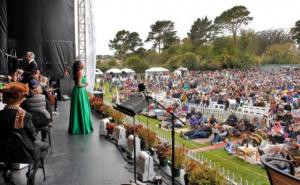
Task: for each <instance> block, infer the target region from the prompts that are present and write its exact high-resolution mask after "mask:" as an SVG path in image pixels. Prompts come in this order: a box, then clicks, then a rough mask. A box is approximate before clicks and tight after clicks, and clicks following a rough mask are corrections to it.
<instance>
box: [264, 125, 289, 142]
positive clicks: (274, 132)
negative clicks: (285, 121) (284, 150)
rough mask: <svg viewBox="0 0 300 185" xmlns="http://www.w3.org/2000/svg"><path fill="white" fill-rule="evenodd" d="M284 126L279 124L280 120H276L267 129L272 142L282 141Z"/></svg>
mask: <svg viewBox="0 0 300 185" xmlns="http://www.w3.org/2000/svg"><path fill="white" fill-rule="evenodd" d="M283 130H284V128H283V127H282V126H281V124H280V122H279V121H277V122H275V123H274V126H273V127H272V128H271V130H270V131H269V133H268V135H269V137H270V141H271V142H272V143H273V144H276V143H284V140H285V138H284V131H283Z"/></svg>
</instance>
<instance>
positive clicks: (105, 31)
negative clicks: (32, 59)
mask: <svg viewBox="0 0 300 185" xmlns="http://www.w3.org/2000/svg"><path fill="white" fill-rule="evenodd" d="M92 2H93V11H94V22H95V29H96V30H95V33H96V54H100V55H106V54H109V55H112V54H113V50H110V49H109V47H108V44H109V40H112V39H113V38H114V37H115V35H116V33H117V32H118V31H120V30H123V29H125V30H128V31H130V32H137V33H139V35H140V37H141V39H142V40H143V41H144V40H145V39H146V38H147V36H148V33H149V31H150V25H152V24H154V23H155V22H156V21H157V20H171V21H173V22H174V23H175V30H176V31H177V36H179V38H180V39H183V38H184V37H186V36H187V32H189V30H190V28H191V25H192V24H193V22H194V21H195V20H196V19H197V18H203V17H205V16H207V17H208V18H209V19H214V18H215V17H216V16H218V15H220V14H221V13H222V12H223V11H225V10H227V9H230V8H232V7H233V6H236V5H243V6H246V7H247V9H248V10H249V11H250V16H252V17H253V21H252V22H251V23H250V24H249V25H247V26H246V27H245V28H250V29H254V30H255V31H262V30H266V29H271V28H285V29H289V28H291V27H293V26H294V25H295V22H296V21H297V20H300V11H299V10H300V0H284V1H283V0H92ZM150 46H151V43H148V44H146V45H145V47H146V48H149V47H150Z"/></svg>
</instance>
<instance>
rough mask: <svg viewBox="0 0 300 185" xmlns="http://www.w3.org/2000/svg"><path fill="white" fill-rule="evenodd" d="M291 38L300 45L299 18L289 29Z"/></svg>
mask: <svg viewBox="0 0 300 185" xmlns="http://www.w3.org/2000/svg"><path fill="white" fill-rule="evenodd" d="M291 33H292V38H293V39H294V40H295V41H296V42H297V44H298V45H300V20H299V21H297V22H296V23H295V27H293V28H292V29H291Z"/></svg>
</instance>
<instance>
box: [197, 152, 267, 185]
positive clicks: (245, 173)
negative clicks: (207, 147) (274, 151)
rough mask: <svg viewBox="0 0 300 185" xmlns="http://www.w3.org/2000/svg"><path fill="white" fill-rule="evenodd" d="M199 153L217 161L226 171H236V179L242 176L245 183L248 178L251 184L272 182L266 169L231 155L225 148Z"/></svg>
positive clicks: (263, 184)
mask: <svg viewBox="0 0 300 185" xmlns="http://www.w3.org/2000/svg"><path fill="white" fill-rule="evenodd" d="M198 155H202V156H203V157H205V158H207V159H208V160H211V161H212V162H215V163H216V166H217V167H218V168H220V167H224V168H225V171H227V170H230V171H231V172H234V175H235V179H236V181H239V180H240V177H242V179H243V182H244V184H245V182H246V180H247V181H248V184H249V185H251V184H252V183H253V184H255V185H269V184H270V183H269V180H268V177H267V174H266V171H265V169H263V168H262V167H260V166H257V165H252V164H249V163H247V162H245V161H244V160H242V159H240V158H238V157H235V156H233V155H229V154H228V153H227V152H226V151H225V150H224V149H223V148H222V149H217V150H211V151H207V152H202V153H198Z"/></svg>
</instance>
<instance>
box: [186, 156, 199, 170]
mask: <svg viewBox="0 0 300 185" xmlns="http://www.w3.org/2000/svg"><path fill="white" fill-rule="evenodd" d="M198 166H199V163H197V162H196V161H195V160H192V159H190V160H188V161H187V162H186V163H185V165H184V169H185V173H186V174H190V173H191V172H193V171H195V170H196V169H197V168H198Z"/></svg>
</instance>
